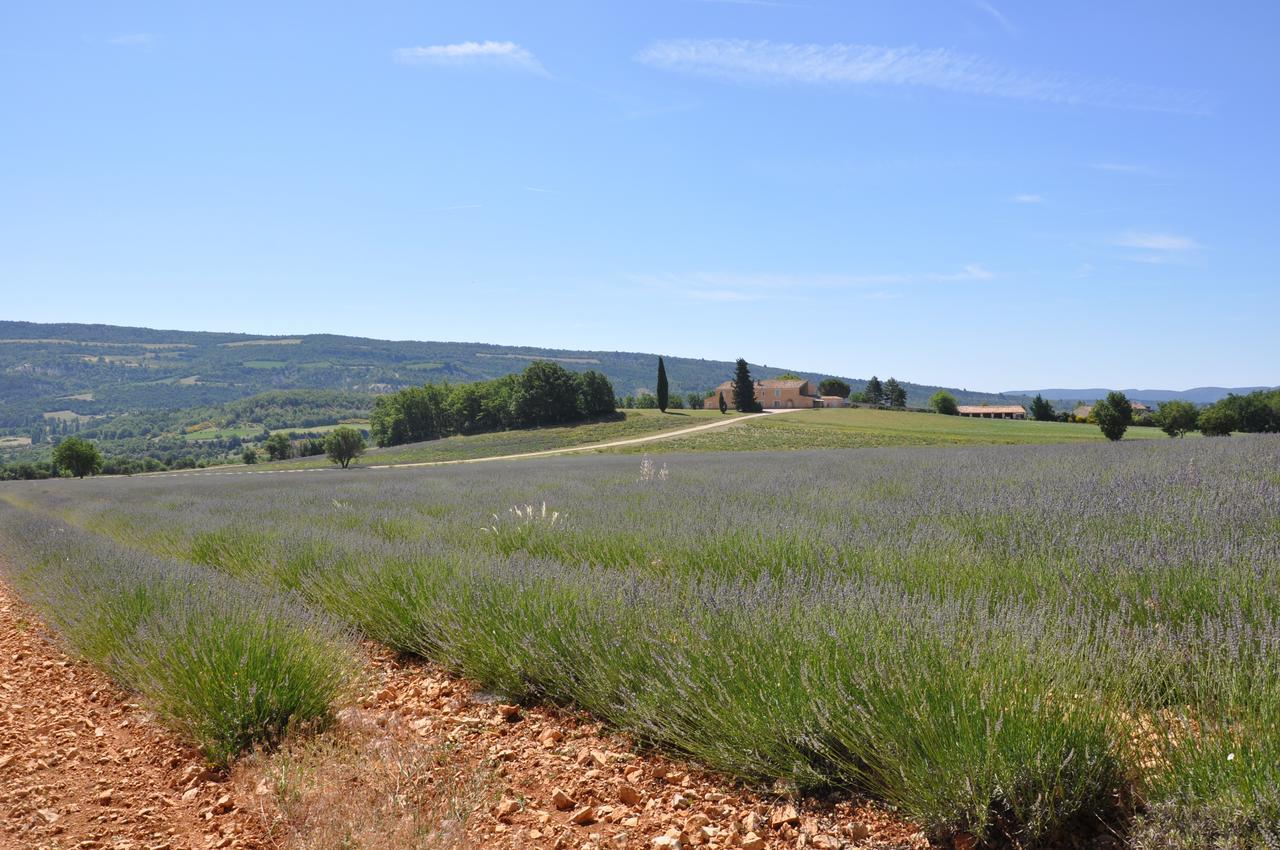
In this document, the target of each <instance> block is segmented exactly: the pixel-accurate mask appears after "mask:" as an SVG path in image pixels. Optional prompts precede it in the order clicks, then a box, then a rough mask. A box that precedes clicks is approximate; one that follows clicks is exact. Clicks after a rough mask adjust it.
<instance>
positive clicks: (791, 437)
mask: <svg viewBox="0 0 1280 850" xmlns="http://www.w3.org/2000/svg"><path fill="white" fill-rule="evenodd" d="M1124 438H1125V439H1126V440H1144V439H1146V440H1150V439H1162V440H1165V439H1168V437H1166V436H1165V435H1164V433H1163V432H1161V431H1160V429H1158V428H1130V429H1129V430H1128V431H1127V432H1126V433H1125V436H1124ZM1104 439H1105V438H1104V437H1103V436H1102V433H1101V432H1100V431H1099V430H1098V426H1096V425H1086V424H1074V423H1066V422H1035V421H1027V420H1013V419H1008V420H1006V419H969V418H965V417H960V416H940V415H938V414H936V413H917V412H907V411H901V410H875V409H871V408H861V407H851V408H832V409H824V410H803V411H797V412H794V413H786V414H784V415H781V416H770V417H768V418H762V419H755V420H752V421H751V422H744V423H742V424H741V425H738V426H735V427H733V428H727V429H724V430H716V431H708V432H706V433H702V434H690V435H689V436H687V437H677V438H675V439H672V440H664V441H662V442H661V443H656V444H654V445H653V446H644V447H641V446H636V447H633V448H623V449H617V451H627V452H638V451H649V452H659V451H660V452H691V451H699V452H701V451H785V450H792V449H856V448H872V447H885V446H948V445H955V446H964V445H992V444H996V445H1004V444H1009V445H1014V444H1025V443H1032V444H1037V443H1075V442H1091V443H1096V442H1100V441H1102V440H1104Z"/></svg>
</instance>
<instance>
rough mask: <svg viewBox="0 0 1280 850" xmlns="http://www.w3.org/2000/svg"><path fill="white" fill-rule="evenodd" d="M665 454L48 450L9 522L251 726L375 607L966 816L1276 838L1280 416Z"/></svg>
mask: <svg viewBox="0 0 1280 850" xmlns="http://www.w3.org/2000/svg"><path fill="white" fill-rule="evenodd" d="M794 415H797V416H798V415H799V414H794ZM892 415H903V414H892ZM922 418H923V417H922ZM984 424H988V423H984ZM991 424H996V423H991ZM998 424H1001V425H1004V424H1015V425H1016V424H1018V423H998ZM738 427H741V426H738ZM661 462H662V463H665V465H666V472H665V475H662V474H655V475H647V474H642V467H641V462H640V459H639V458H636V457H629V456H598V455H593V456H583V457H564V458H549V459H544V460H536V461H526V462H521V463H514V464H503V465H501V466H492V465H485V466H458V467H445V468H432V469H405V470H396V469H387V470H352V471H349V472H347V473H342V474H339V473H334V474H332V475H323V476H321V475H316V476H246V477H239V478H222V477H212V476H211V477H203V478H201V477H197V478H183V479H177V478H135V479H131V480H102V479H99V480H86V481H71V480H56V481H47V482H21V483H13V484H9V485H5V486H4V487H3V488H0V500H2V501H0V505H2V506H0V539H3V540H4V541H5V542H6V547H5V548H6V552H7V560H8V563H9V564H10V568H11V570H12V574H11V576H10V578H11V580H12V581H14V582H15V584H16V585H17V586H18V587H20V588H21V589H22V590H23V592H24V593H25V594H26V595H27V596H28V597H29V598H31V599H33V600H34V601H35V602H36V603H37V604H38V605H39V606H40V607H41V609H42V610H43V611H44V612H45V613H46V616H48V617H49V618H50V619H51V620H52V621H53V622H54V623H55V624H56V625H57V626H58V627H59V628H61V629H62V630H63V631H64V632H65V633H66V634H67V636H68V637H69V639H70V640H71V642H72V643H73V644H74V645H76V646H77V647H78V648H80V650H81V651H82V652H83V653H85V654H86V655H88V656H89V657H90V658H92V659H94V660H96V661H98V663H100V664H103V665H104V666H105V667H107V668H108V669H110V670H112V671H114V672H115V674H116V675H117V677H118V678H120V679H121V680H122V681H125V682H126V683H128V684H129V685H130V686H131V687H134V688H135V689H137V690H139V691H141V692H142V693H143V695H144V696H145V697H146V698H147V699H148V700H150V701H151V702H153V703H155V704H157V705H158V706H159V710H160V712H161V714H162V715H163V716H166V717H168V718H170V721H171V722H173V723H174V724H175V725H178V726H179V727H180V728H183V729H186V730H188V731H189V732H190V734H191V735H192V736H193V737H194V738H196V739H197V740H199V741H201V742H202V743H204V744H205V746H206V749H207V750H208V751H210V752H212V753H214V754H216V755H217V756H219V757H221V758H229V757H230V756H231V755H232V754H234V753H235V752H236V751H237V750H238V748H240V747H242V746H244V745H245V743H246V742H248V741H252V740H257V739H261V738H263V737H266V738H270V737H273V736H275V735H278V734H279V733H280V732H281V731H282V730H283V729H285V728H286V727H287V726H288V725H289V724H290V723H296V722H297V721H298V720H305V719H308V718H317V717H323V716H324V715H325V714H326V712H327V711H329V710H330V709H331V707H332V706H333V705H335V704H340V703H341V701H342V699H343V698H344V693H345V691H344V687H343V682H344V681H347V679H348V677H350V676H351V675H353V673H352V670H351V664H352V662H351V658H352V654H351V650H350V639H351V637H350V632H349V630H354V631H355V632H356V633H361V634H364V635H367V636H370V637H373V638H375V639H377V640H379V641H382V642H385V643H386V644H388V645H391V646H393V647H396V648H398V649H401V650H403V651H405V652H409V653H415V654H418V655H421V656H425V657H429V658H433V659H437V660H439V661H441V662H443V663H444V664H446V665H448V666H449V667H450V668H452V669H454V670H457V671H459V672H461V673H464V674H466V675H467V676H470V677H473V678H474V679H477V680H479V681H481V682H483V683H485V684H486V685H487V686H489V687H490V688H493V689H495V690H497V691H499V692H500V693H502V694H504V695H507V696H508V697H510V698H514V699H519V700H525V701H536V700H550V701H554V702H557V703H567V704H573V705H576V706H578V707H580V708H582V709H584V710H587V711H589V712H592V713H593V714H595V715H597V716H599V717H600V718H602V719H605V720H607V721H608V722H610V723H612V724H614V725H615V726H617V727H619V728H621V729H625V730H628V731H629V732H631V733H632V734H633V735H634V736H635V737H636V738H637V740H639V741H640V742H641V743H643V744H649V745H654V746H659V747H663V748H666V749H669V750H672V751H675V752H677V753H681V754H684V755H687V756H689V757H692V758H694V759H697V760H700V761H702V762H704V763H706V764H708V765H710V766H712V767H714V768H717V769H719V770H722V771H724V772H726V773H728V774H731V775H734V776H737V777H740V778H741V779H743V780H745V781H748V782H752V783H756V784H760V785H762V786H769V787H778V783H782V784H783V785H786V786H790V787H792V788H795V789H797V790H799V791H802V792H814V791H822V792H826V791H832V790H835V791H841V790H856V791H859V792H862V793H867V794H871V795H874V796H876V797H879V798H881V799H884V800H886V801H888V802H889V803H891V804H893V805H894V806H896V807H898V810H899V811H900V812H901V813H902V814H904V815H905V816H907V817H909V818H911V819H913V820H915V821H917V822H918V823H920V824H921V825H922V826H924V827H925V828H926V829H928V830H929V831H930V832H931V833H933V834H934V835H935V836H937V837H939V838H942V839H945V838H947V837H949V836H951V835H953V834H956V833H961V832H964V833H970V834H973V835H975V836H978V837H979V838H981V839H982V840H984V841H988V842H992V843H1000V842H1004V841H1012V842H1014V843H1015V844H1017V845H1018V846H1022V847H1037V846H1046V845H1048V844H1051V843H1053V842H1056V841H1059V840H1061V839H1062V838H1063V837H1064V836H1071V837H1079V836H1081V835H1091V834H1096V833H1098V832H1100V831H1102V832H1105V831H1110V830H1113V831H1114V832H1115V833H1116V835H1118V836H1119V838H1120V839H1121V841H1123V842H1124V843H1125V844H1127V845H1128V846H1132V847H1135V848H1166V847H1172V848H1205V850H1208V848H1215V850H1216V848H1246V847H1265V846H1274V843H1275V842H1276V840H1277V837H1278V836H1277V835H1276V824H1277V823H1280V620H1278V618H1280V437H1276V436H1236V437H1231V438H1223V439H1213V440H1209V439H1198V440H1180V441H1179V440H1168V439H1165V440H1162V441H1159V442H1151V441H1132V442H1124V443H1120V444H1107V443H1098V444H1073V445H1045V446H980V447H964V446H962V447H943V448H902V449H867V450H855V451H821V452H803V451H792V452H779V453H770V452H758V453H754V454H741V453H739V454H730V453H726V454H701V455H691V454H671V455H665V456H664V457H663V458H661ZM544 505H545V507H544ZM524 506H529V507H524ZM1269 842H1270V844H1269Z"/></svg>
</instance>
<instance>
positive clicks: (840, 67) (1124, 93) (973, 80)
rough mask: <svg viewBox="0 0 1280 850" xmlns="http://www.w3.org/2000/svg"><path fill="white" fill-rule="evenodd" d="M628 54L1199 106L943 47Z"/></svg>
mask: <svg viewBox="0 0 1280 850" xmlns="http://www.w3.org/2000/svg"><path fill="white" fill-rule="evenodd" d="M636 58H637V59H638V60H639V61H640V62H643V63H645V64H647V65H651V66H653V67H655V68H660V69H663V70H666V71H676V72H682V73H688V74H695V75H698V76H704V77H712V78H716V79H723V80H730V81H740V82H769V83H806V84H827V85H834V84H842V85H877V86H902V87H914V88H928V89H938V90H942V91H950V92H957V93H961V94H970V95H979V96H985V97H1000V98H1012V99H1019V100H1031V101H1039V102H1044V103H1059V104H1073V105H1087V106H1102V107H1111V108H1121V109H1144V110H1158V111H1166V112H1181V113H1192V114H1203V113H1204V111H1205V110H1204V106H1203V103H1202V101H1203V98H1202V96H1201V95H1199V94H1197V93H1194V92H1183V91H1175V90H1170V89H1160V88H1155V87H1152V86H1143V85H1136V84H1132V83H1125V82H1121V81H1117V80H1093V79H1086V78H1077V77H1074V76H1067V75H1063V74H1037V73H1026V72H1021V71H1015V70H1011V69H1008V68H1004V67H1001V66H1000V65H997V64H996V63H993V62H991V61H989V60H987V59H983V58H982V57H979V56H972V55H969V54H965V53H958V52H956V51H953V50H948V49H946V48H928V49H926V48H920V47H884V46H878V45H870V44H790V43H786V42H773V41H746V40H741V39H670V40H663V41H656V42H654V43H653V44H650V45H649V46H648V47H646V48H645V49H644V50H642V51H640V53H639V54H637V56H636Z"/></svg>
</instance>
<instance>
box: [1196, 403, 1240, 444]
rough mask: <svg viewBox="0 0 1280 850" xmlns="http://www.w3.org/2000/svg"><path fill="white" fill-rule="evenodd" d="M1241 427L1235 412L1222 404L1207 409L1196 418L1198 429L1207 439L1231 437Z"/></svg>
mask: <svg viewBox="0 0 1280 850" xmlns="http://www.w3.org/2000/svg"><path fill="white" fill-rule="evenodd" d="M1239 425H1240V421H1239V420H1238V419H1237V418H1236V414H1235V412H1234V411H1232V410H1231V409H1230V408H1229V407H1224V406H1221V405H1220V404H1215V405H1213V406H1211V407H1206V408H1205V409H1204V410H1202V411H1200V415H1199V416H1198V417H1197V418H1196V427H1198V428H1199V429H1200V433H1201V434H1204V435H1205V436H1206V437H1227V436H1230V435H1231V432H1232V431H1234V430H1236V428H1238V427H1239Z"/></svg>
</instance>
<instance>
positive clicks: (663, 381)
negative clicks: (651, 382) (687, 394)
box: [658, 357, 670, 413]
mask: <svg viewBox="0 0 1280 850" xmlns="http://www.w3.org/2000/svg"><path fill="white" fill-rule="evenodd" d="M669 400H670V399H669V398H668V397H667V366H666V364H665V363H663V362H662V358H661V357H659V358H658V409H659V410H661V411H662V412H663V413H666V412H667V402H668V401H669Z"/></svg>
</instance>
